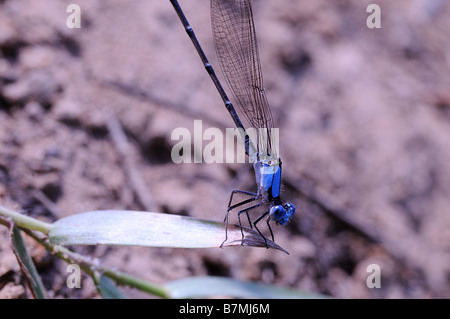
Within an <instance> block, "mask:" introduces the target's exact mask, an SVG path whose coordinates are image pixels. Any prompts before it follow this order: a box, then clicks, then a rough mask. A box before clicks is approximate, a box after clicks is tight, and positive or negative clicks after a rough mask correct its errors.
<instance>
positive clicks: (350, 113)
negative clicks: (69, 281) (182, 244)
mask: <svg viewBox="0 0 450 319" xmlns="http://www.w3.org/2000/svg"><path fill="white" fill-rule="evenodd" d="M253 2H254V3H253V6H254V17H255V23H256V28H257V32H258V37H259V48H260V54H261V59H262V64H263V69H264V75H265V78H264V79H265V86H266V87H265V88H266V92H267V95H268V98H269V101H270V103H271V106H272V112H273V114H274V118H275V120H276V123H277V127H279V128H280V135H281V141H280V146H281V154H282V159H283V169H284V170H283V173H284V187H283V190H282V191H283V194H282V195H283V198H284V199H286V200H289V201H292V202H293V203H294V204H295V205H296V207H297V213H296V215H295V216H294V218H293V221H292V222H291V223H290V224H289V225H288V226H286V227H274V231H275V238H276V241H277V242H278V243H279V244H280V245H281V246H283V247H284V248H285V249H286V250H288V251H289V252H290V255H285V254H283V253H281V252H279V251H272V250H266V249H259V248H249V247H237V248H226V249H202V250H189V249H168V248H144V247H131V248H130V247H103V246H98V247H76V248H74V249H75V250H77V251H79V252H81V253H83V254H85V255H90V256H96V257H98V258H100V259H101V261H102V263H104V264H105V265H107V266H110V267H114V268H118V269H120V270H123V271H126V272H128V273H131V274H133V275H136V276H139V277H142V278H145V279H147V280H150V281H153V282H156V283H165V282H168V281H170V280H174V279H179V278H185V277H188V276H197V275H219V276H228V277H232V278H237V279H242V280H251V281H257V282H263V283H273V284H277V285H284V286H289V287H294V288H296V289H299V290H305V291H311V292H320V293H325V294H329V295H331V296H334V297H339V298H436V297H440V298H449V297H450V290H449V287H450V285H449V281H448V280H449V279H448V278H450V276H449V265H450V232H449V229H450V208H449V207H450V196H449V193H450V20H449V19H448V17H449V15H450V2H448V1H443V0H397V1H387V0H380V1H377V3H378V4H379V5H380V6H381V10H382V15H381V18H382V27H381V29H369V28H367V26H366V19H367V16H368V13H366V7H367V5H368V4H369V3H371V1H356V0H340V1H326V0H317V1H301V0H296V1H256V0H255V1H253ZM76 3H78V4H79V5H80V7H81V9H82V21H81V24H82V28H81V29H68V28H67V26H66V18H67V16H68V13H66V5H67V3H66V2H62V1H56V0H39V1H26V0H4V1H0V202H1V205H4V206H7V207H9V208H12V209H18V210H22V211H24V212H25V213H27V214H29V215H30V216H33V217H36V218H42V219H45V220H48V221H54V220H56V219H58V218H61V217H64V216H68V215H71V214H75V213H79V212H84V211H90V210H99V209H134V210H152V211H159V212H165V213H172V214H183V215H188V216H194V217H200V218H207V219H211V220H222V219H223V216H224V213H225V208H226V205H227V202H228V199H229V195H230V191H231V190H232V189H236V188H239V189H245V190H253V191H254V190H256V189H255V187H256V185H255V183H254V177H253V172H252V167H251V165H249V164H206V163H202V164H179V165H177V164H174V163H173V162H172V161H171V157H170V152H171V148H172V146H173V145H174V144H175V143H176V141H172V140H171V133H172V131H173V130H174V129H175V128H178V127H186V128H188V129H192V128H193V123H194V122H193V121H194V120H195V119H200V120H203V121H204V122H203V129H206V128H207V127H219V128H221V129H224V128H226V127H232V121H231V119H230V118H229V116H228V114H227V112H226V110H225V108H224V107H223V104H222V103H221V100H220V97H219V95H218V94H217V92H216V91H215V88H214V86H213V84H212V83H211V81H210V79H209V77H208V75H207V74H206V72H205V71H204V69H203V67H202V65H201V63H200V60H199V58H198V56H197V55H196V52H195V50H194V48H193V46H192V44H191V43H190V41H189V39H188V38H187V36H186V34H185V32H184V30H183V29H182V26H181V24H180V22H179V21H178V19H177V16H176V14H175V12H174V11H173V9H172V7H171V5H170V3H169V1H144V0H136V1H133V2H130V1H123V0H115V1H108V2H103V1H87V0H79V1H77V2H76ZM181 5H182V6H183V8H184V10H185V13H186V15H187V16H188V18H189V20H190V22H191V25H192V26H193V27H194V29H195V30H196V33H197V36H198V37H199V39H200V41H201V43H202V45H203V46H204V49H205V51H206V52H207V55H208V57H209V58H210V60H211V62H212V64H213V65H215V66H217V65H218V64H217V60H216V58H215V54H214V48H213V43H212V37H211V28H210V15H209V5H208V4H207V2H205V1H181ZM217 70H218V67H217ZM112 83H115V85H112ZM119 84H121V85H122V87H120V86H119ZM140 92H144V93H145V94H140ZM112 115H114V116H115V117H117V119H118V120H119V122H120V126H121V127H122V128H123V130H124V132H125V133H126V136H127V141H128V144H126V151H127V152H128V153H127V154H128V155H127V157H126V159H124V157H123V156H122V150H121V148H120V146H119V145H118V144H117V143H116V142H114V140H113V139H112V138H111V136H112V135H111V134H110V133H111V130H112V128H113V126H111V123H112V122H111V118H112ZM130 170H136V171H137V172H138V176H140V177H142V178H143V180H144V181H145V185H139V182H136V180H135V179H133V178H130ZM138 194H141V195H138ZM0 238H1V239H0V296H1V297H3V298H6V297H11V298H27V297H30V294H29V293H28V292H27V290H26V288H25V282H24V279H23V276H22V275H21V272H20V269H19V266H18V265H17V262H16V261H15V259H14V256H13V255H12V251H11V248H10V246H9V238H8V232H7V230H6V228H5V227H0ZM29 245H30V248H31V250H32V253H33V256H34V258H35V261H36V263H37V266H38V269H39V271H40V273H41V274H42V277H43V280H44V285H45V286H46V288H47V289H48V290H49V291H50V296H51V297H55V298H96V297H98V295H97V292H96V290H95V287H94V284H93V283H92V281H91V279H90V278H88V277H86V278H84V280H83V282H82V289H69V288H67V287H66V285H65V280H66V276H67V272H66V264H65V263H64V262H62V261H59V260H57V259H56V258H54V257H52V256H50V255H49V254H48V253H46V252H44V251H42V249H40V248H39V246H38V245H35V244H33V242H32V241H30V242H29ZM370 264H378V265H380V267H381V273H382V279H381V288H380V289H369V288H368V287H367V286H366V279H367V276H368V275H369V273H367V271H366V269H367V266H368V265H370ZM126 293H127V294H128V295H129V296H132V297H146V296H144V295H142V294H139V293H137V292H135V291H130V290H127V291H126Z"/></svg>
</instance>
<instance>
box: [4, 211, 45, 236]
mask: <svg viewBox="0 0 450 319" xmlns="http://www.w3.org/2000/svg"><path fill="white" fill-rule="evenodd" d="M0 216H3V217H5V218H7V219H10V220H11V221H12V222H13V223H14V225H16V226H17V227H20V228H23V229H30V230H37V231H40V232H41V233H44V234H48V233H49V232H50V228H51V224H49V223H45V222H42V221H40V220H37V219H34V218H32V217H28V216H25V215H23V214H19V213H16V212H14V211H12V210H9V209H7V208H5V207H3V206H0Z"/></svg>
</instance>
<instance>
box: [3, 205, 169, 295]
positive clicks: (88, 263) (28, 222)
mask: <svg viewBox="0 0 450 319" xmlns="http://www.w3.org/2000/svg"><path fill="white" fill-rule="evenodd" d="M0 216H2V217H4V218H5V219H9V220H11V222H12V223H13V224H14V225H15V226H17V227H19V228H21V229H22V230H23V231H24V232H25V233H26V234H27V235H29V236H30V237H32V238H34V239H35V240H36V241H37V242H39V243H40V244H41V245H43V246H44V247H45V249H46V250H47V251H49V252H50V253H52V254H54V255H56V256H57V257H59V258H60V259H62V260H64V261H66V262H68V263H76V264H78V265H79V266H80V268H81V269H82V270H83V271H84V272H86V273H87V274H88V275H89V276H91V277H92V278H95V276H96V272H101V273H103V274H104V275H105V276H107V277H109V278H111V279H113V280H115V281H116V282H117V283H119V284H123V285H127V286H129V287H133V288H136V289H139V290H141V291H144V292H147V293H149V294H152V295H155V296H159V297H161V298H170V294H169V292H168V291H167V289H166V288H164V287H163V286H159V285H156V284H153V283H151V282H148V281H145V280H142V279H140V278H137V277H134V276H131V275H128V274H125V273H123V272H120V271H116V270H112V269H108V268H104V267H101V266H98V265H99V262H98V261H96V260H93V259H92V258H89V259H88V258H86V257H84V256H82V255H80V254H77V253H75V252H72V251H70V250H69V249H67V248H64V247H62V246H59V245H53V244H51V243H50V242H49V241H48V240H46V239H43V238H41V236H38V235H37V234H35V233H33V232H32V230H36V231H39V232H41V233H44V234H46V235H48V233H49V232H50V228H51V224H49V223H45V222H42V221H39V220H37V219H34V218H31V217H28V216H25V215H23V214H20V213H17V212H14V211H11V210H9V209H7V208H5V207H3V206H0Z"/></svg>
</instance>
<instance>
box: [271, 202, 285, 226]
mask: <svg viewBox="0 0 450 319" xmlns="http://www.w3.org/2000/svg"><path fill="white" fill-rule="evenodd" d="M269 214H270V218H271V219H272V220H273V221H276V222H277V223H281V224H283V225H284V223H283V220H284V217H285V215H286V209H284V207H283V206H281V205H276V206H273V207H272V208H271V209H270V212H269Z"/></svg>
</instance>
